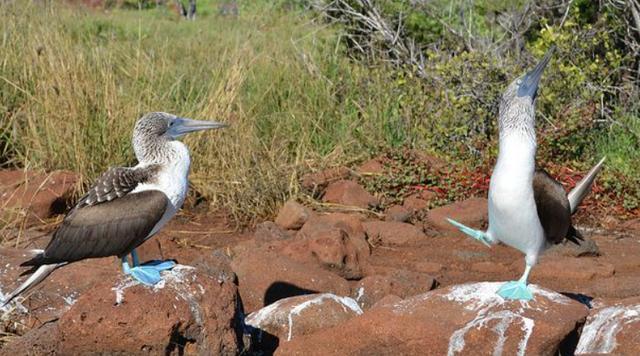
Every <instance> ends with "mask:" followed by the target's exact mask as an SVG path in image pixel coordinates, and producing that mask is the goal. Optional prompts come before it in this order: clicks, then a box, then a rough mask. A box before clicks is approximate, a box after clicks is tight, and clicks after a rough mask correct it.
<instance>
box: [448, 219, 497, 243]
mask: <svg viewBox="0 0 640 356" xmlns="http://www.w3.org/2000/svg"><path fill="white" fill-rule="evenodd" d="M447 221H448V222H449V223H450V224H451V225H453V226H455V227H456V228H458V230H460V231H462V232H463V233H464V234H466V235H468V236H471V237H472V238H474V239H476V240H478V241H480V242H482V243H483V244H485V245H486V246H487V247H491V239H489V237H488V236H487V234H486V233H485V232H482V231H480V230H476V229H472V228H470V227H468V226H466V225H464V224H461V223H459V222H457V221H455V220H453V219H449V218H447Z"/></svg>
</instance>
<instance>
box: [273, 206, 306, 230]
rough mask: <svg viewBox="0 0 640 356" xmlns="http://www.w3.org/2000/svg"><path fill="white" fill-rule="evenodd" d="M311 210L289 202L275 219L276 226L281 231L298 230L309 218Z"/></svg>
mask: <svg viewBox="0 0 640 356" xmlns="http://www.w3.org/2000/svg"><path fill="white" fill-rule="evenodd" d="M311 215H312V211H311V209H309V208H307V207H304V206H302V205H300V204H298V203H297V202H295V201H293V200H289V201H288V202H286V203H285V204H284V206H283V207H282V209H280V212H279V213H278V217H276V224H277V225H278V226H280V227H281V228H283V229H287V230H290V229H296V230H297V229H299V228H301V227H302V225H304V223H306V222H307V220H309V217H311Z"/></svg>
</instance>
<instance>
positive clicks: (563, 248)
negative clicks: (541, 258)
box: [545, 236, 600, 257]
mask: <svg viewBox="0 0 640 356" xmlns="http://www.w3.org/2000/svg"><path fill="white" fill-rule="evenodd" d="M545 255H556V256H569V257H597V256H600V249H599V248H598V245H597V244H596V242H595V241H594V240H593V239H592V238H591V237H589V236H583V238H582V240H578V243H577V244H576V243H574V242H571V241H569V240H564V241H563V242H562V243H560V244H557V245H554V246H552V247H551V248H550V249H549V250H547V251H546V252H545Z"/></svg>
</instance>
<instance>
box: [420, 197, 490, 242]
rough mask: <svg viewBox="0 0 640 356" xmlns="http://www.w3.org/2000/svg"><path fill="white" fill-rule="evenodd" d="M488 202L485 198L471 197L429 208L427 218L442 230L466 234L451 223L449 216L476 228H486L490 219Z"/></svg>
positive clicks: (461, 234)
mask: <svg viewBox="0 0 640 356" xmlns="http://www.w3.org/2000/svg"><path fill="white" fill-rule="evenodd" d="M487 204H488V202H487V200H486V199H484V198H469V199H467V200H464V201H461V202H456V203H453V204H449V205H445V206H442V207H439V208H436V209H431V210H429V212H428V214H427V220H428V221H429V223H431V224H432V225H433V226H434V227H435V228H437V229H438V230H440V231H443V232H447V233H451V234H454V235H456V236H466V235H464V234H463V233H461V232H460V231H458V229H457V228H456V227H455V226H453V225H451V224H450V223H449V222H448V221H447V218H450V219H453V220H456V221H457V222H459V223H461V224H464V225H467V226H469V227H472V228H475V229H484V228H485V227H486V226H487V223H488V221H489V218H488V212H487Z"/></svg>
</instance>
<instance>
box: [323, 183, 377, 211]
mask: <svg viewBox="0 0 640 356" xmlns="http://www.w3.org/2000/svg"><path fill="white" fill-rule="evenodd" d="M322 201H324V202H326V203H334V204H340V205H346V206H355V207H358V208H362V209H368V208H370V207H372V206H376V205H378V199H376V198H375V197H374V196H373V195H371V194H369V192H367V191H366V190H365V189H364V188H363V187H362V186H361V185H360V184H358V183H356V182H353V181H350V180H340V181H337V182H334V183H331V184H329V186H328V187H327V190H326V191H325V193H324V196H323V197H322Z"/></svg>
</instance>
